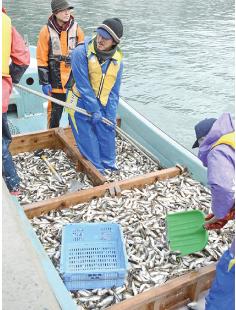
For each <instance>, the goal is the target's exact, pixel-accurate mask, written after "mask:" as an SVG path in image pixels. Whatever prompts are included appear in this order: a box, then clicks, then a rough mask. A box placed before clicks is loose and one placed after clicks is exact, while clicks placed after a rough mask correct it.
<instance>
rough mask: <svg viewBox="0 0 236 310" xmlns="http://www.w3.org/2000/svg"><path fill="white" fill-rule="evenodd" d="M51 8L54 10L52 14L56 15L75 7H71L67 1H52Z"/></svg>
mask: <svg viewBox="0 0 236 310" xmlns="http://www.w3.org/2000/svg"><path fill="white" fill-rule="evenodd" d="M51 8H52V13H56V12H59V11H63V10H66V9H73V8H74V7H73V6H71V5H70V4H69V3H68V2H67V1H65V0H52V2H51Z"/></svg>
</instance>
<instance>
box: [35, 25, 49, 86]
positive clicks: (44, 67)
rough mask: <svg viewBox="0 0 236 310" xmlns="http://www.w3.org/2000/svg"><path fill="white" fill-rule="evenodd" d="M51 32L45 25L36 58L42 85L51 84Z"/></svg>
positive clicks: (40, 34)
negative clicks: (49, 60) (49, 64)
mask: <svg viewBox="0 0 236 310" xmlns="http://www.w3.org/2000/svg"><path fill="white" fill-rule="evenodd" d="M49 39H50V38H49V31H48V27H47V26H46V25H45V26H43V28H42V29H41V31H40V33H39V38H38V42H37V49H36V58H37V65H38V75H39V83H40V84H43V85H44V84H48V83H49V68H48V53H49Z"/></svg>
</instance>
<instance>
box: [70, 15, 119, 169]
mask: <svg viewBox="0 0 236 310" xmlns="http://www.w3.org/2000/svg"><path fill="white" fill-rule="evenodd" d="M122 35H123V25H122V22H121V21H120V19H119V18H109V19H106V20H104V21H103V23H102V24H101V25H100V26H99V27H98V28H97V30H96V36H94V37H93V38H86V39H85V42H84V43H83V44H79V45H78V46H77V47H76V48H75V49H74V51H73V53H72V56H71V66H72V74H73V79H74V81H75V84H74V85H73V87H72V91H71V92H72V93H73V96H71V98H72V97H73V98H74V100H73V102H72V104H74V105H75V106H77V107H79V108H83V109H85V110H86V111H87V112H89V113H91V114H92V117H88V116H85V115H82V114H81V113H78V112H75V111H72V110H70V114H69V122H70V125H71V128H72V131H73V134H74V137H75V140H76V143H77V146H78V148H79V150H80V152H81V154H82V155H83V156H84V157H85V158H87V159H88V160H89V161H91V162H92V163H93V164H94V166H95V167H96V168H97V169H98V170H99V171H100V172H101V173H104V170H105V169H111V170H112V169H117V167H116V150H115V125H116V113H117V107H118V103H119V92H120V85H121V77H122V72H123V60H122V58H123V55H122V52H121V50H120V48H119V47H118V44H119V43H120V39H121V37H122ZM70 94H71V93H70V92H68V98H67V101H68V102H71V101H70V100H71V99H70V98H69V95H70ZM102 117H105V118H107V119H108V120H109V121H111V122H112V123H113V126H111V125H107V124H104V123H103V122H102V121H101V120H102Z"/></svg>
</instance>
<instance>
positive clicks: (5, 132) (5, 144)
mask: <svg viewBox="0 0 236 310" xmlns="http://www.w3.org/2000/svg"><path fill="white" fill-rule="evenodd" d="M11 141H12V138H11V133H10V130H9V126H8V122H7V113H2V175H3V178H4V180H5V182H6V185H7V187H8V189H9V191H15V190H17V189H18V187H19V184H20V178H19V176H18V174H17V172H16V168H15V165H14V162H13V160H12V156H11V153H10V151H9V145H10V143H11Z"/></svg>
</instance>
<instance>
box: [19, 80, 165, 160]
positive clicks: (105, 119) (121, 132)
mask: <svg viewBox="0 0 236 310" xmlns="http://www.w3.org/2000/svg"><path fill="white" fill-rule="evenodd" d="M14 86H15V87H17V88H19V89H22V90H24V91H26V92H29V93H31V94H33V95H36V96H39V97H42V98H44V99H46V100H49V101H52V102H54V103H57V104H59V105H61V106H63V107H65V108H69V109H72V110H74V111H77V112H79V113H81V114H83V115H86V116H89V117H92V115H91V113H88V112H87V111H86V110H85V109H82V108H78V107H75V106H73V105H72V104H69V103H67V102H64V101H61V100H58V99H56V98H53V97H51V96H47V95H44V94H43V93H40V92H38V91H36V90H33V89H30V88H28V87H26V86H23V85H20V84H14ZM102 122H103V123H104V124H107V125H110V126H114V124H113V123H112V122H111V121H110V120H108V119H107V118H105V117H102ZM115 129H116V131H117V132H118V134H119V135H120V136H121V137H122V138H124V139H126V140H128V141H129V142H130V144H132V145H133V146H135V147H136V148H137V149H138V150H139V151H140V153H142V154H143V155H144V156H145V157H146V158H148V159H149V160H150V161H151V162H152V163H153V164H155V165H156V164H158V165H159V164H160V162H159V160H157V159H156V158H155V157H154V156H153V155H152V153H150V152H149V151H148V150H147V149H146V148H145V147H143V146H142V145H141V144H140V143H138V142H137V141H135V140H134V139H133V138H131V137H130V136H129V135H128V134H127V133H125V132H124V131H123V130H122V129H120V128H119V127H118V126H116V128H115Z"/></svg>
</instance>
